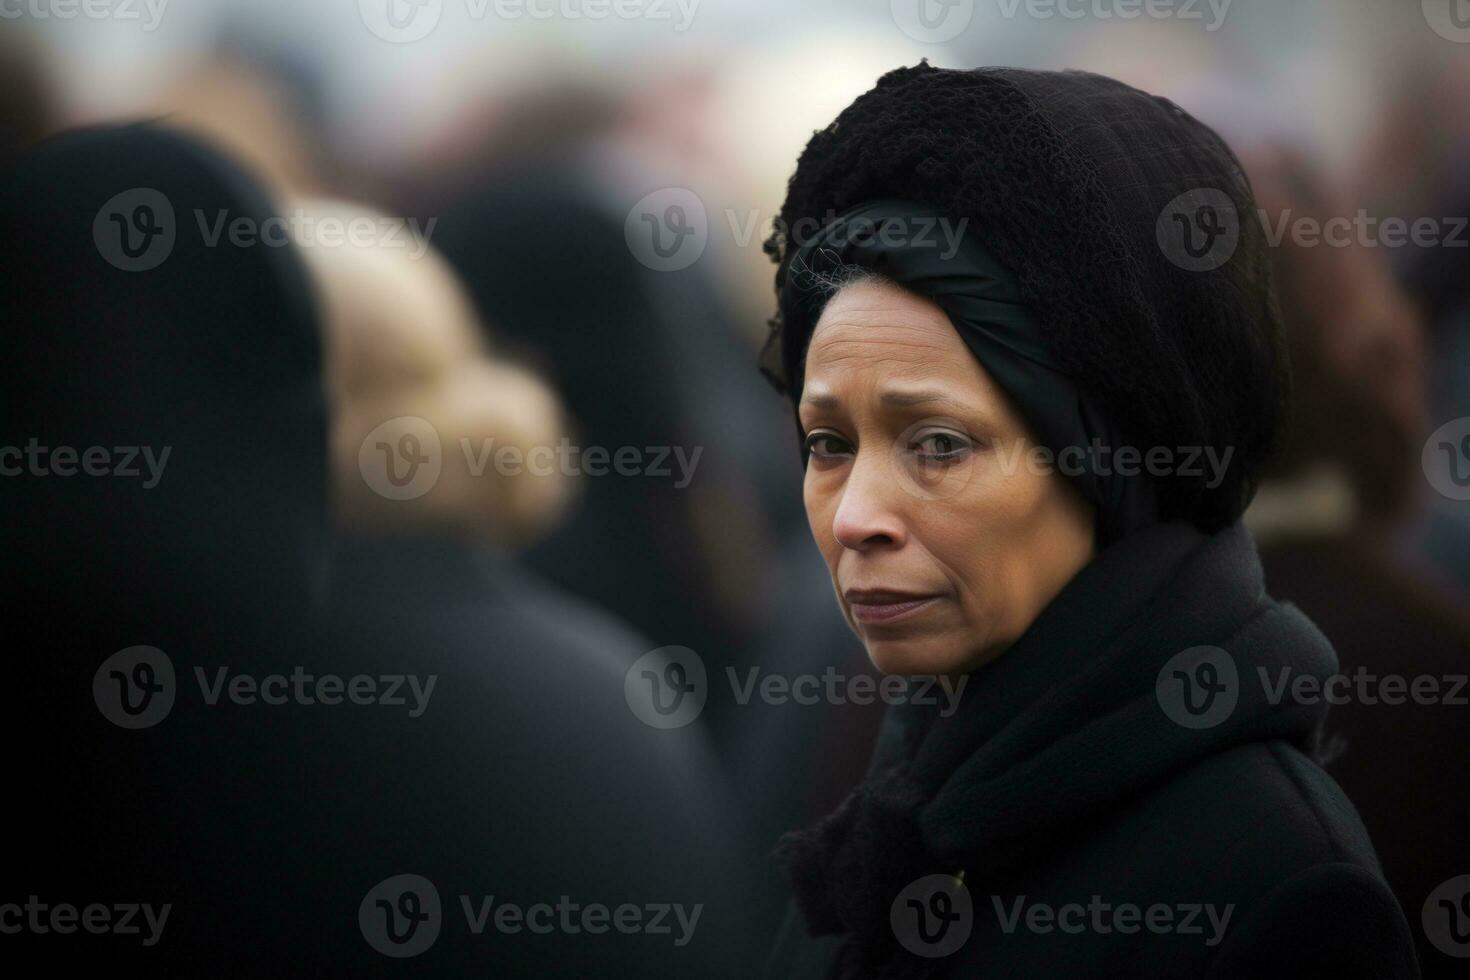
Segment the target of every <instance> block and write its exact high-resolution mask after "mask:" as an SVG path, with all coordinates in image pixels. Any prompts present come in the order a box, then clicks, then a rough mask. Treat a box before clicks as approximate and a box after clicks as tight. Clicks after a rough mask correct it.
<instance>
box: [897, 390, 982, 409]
mask: <svg viewBox="0 0 1470 980" xmlns="http://www.w3.org/2000/svg"><path fill="white" fill-rule="evenodd" d="M878 400H879V401H881V402H882V403H883V404H885V405H892V406H896V407H898V408H909V407H911V406H914V405H930V404H943V405H949V406H950V407H952V408H959V409H967V410H968V409H972V408H973V406H970V405H966V404H965V403H964V402H962V401H960V400H959V399H957V398H955V397H954V396H953V395H950V394H948V393H947V392H944V391H938V390H935V389H930V388H886V389H884V390H883V391H882V392H881V393H880V394H879V395H878Z"/></svg>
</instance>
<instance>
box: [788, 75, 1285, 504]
mask: <svg viewBox="0 0 1470 980" xmlns="http://www.w3.org/2000/svg"><path fill="white" fill-rule="evenodd" d="M882 200H901V201H914V202H923V203H924V204H926V205H928V206H930V207H932V208H934V209H935V210H936V211H937V212H939V213H942V214H944V215H947V216H948V217H949V218H950V220H951V221H953V222H956V223H957V222H960V221H965V222H966V233H967V236H968V235H973V236H975V237H976V239H977V241H978V244H979V245H980V246H982V247H983V250H984V251H985V252H987V253H989V255H991V256H993V257H994V258H995V260H996V261H997V262H998V263H1000V264H1002V265H1003V266H1004V268H1005V269H1006V270H1008V271H1009V272H1010V273H1012V274H1013V275H1014V278H1015V283H1016V287H1017V290H1018V293H1019V298H1020V301H1021V304H1022V305H1024V306H1025V308H1026V309H1027V310H1028V311H1029V313H1030V316H1031V317H1032V319H1033V320H1034V321H1035V323H1036V324H1037V326H1038V329H1037V333H1038V335H1039V336H1040V337H1041V338H1042V340H1043V343H1044V348H1045V351H1046V354H1047V356H1048V357H1049V358H1050V359H1051V360H1052V361H1053V363H1054V364H1055V365H1056V367H1057V369H1058V370H1059V372H1060V373H1061V374H1063V375H1065V377H1066V378H1068V379H1070V381H1071V383H1072V384H1074V385H1075V387H1076V389H1077V391H1078V392H1079V393H1080V394H1081V396H1082V398H1083V401H1084V403H1085V405H1086V406H1088V408H1089V410H1090V411H1094V412H1095V413H1096V415H1097V417H1098V418H1099V419H1101V420H1104V421H1105V424H1106V425H1107V426H1109V427H1110V428H1111V429H1112V430H1113V431H1115V432H1117V433H1121V434H1123V435H1124V436H1126V437H1127V444H1128V445H1131V446H1134V447H1136V448H1137V449H1138V450H1139V451H1140V452H1142V453H1147V452H1148V451H1149V450H1150V449H1152V448H1154V447H1161V448H1163V449H1167V450H1169V451H1170V453H1171V454H1172V459H1173V461H1174V463H1175V464H1176V465H1175V469H1174V470H1172V471H1171V472H1169V473H1168V474H1167V475H1166V476H1163V477H1160V478H1159V479H1158V480H1157V481H1156V491H1157V503H1156V517H1157V519H1158V520H1171V519H1182V520H1186V521H1189V522H1190V523H1192V524H1194V525H1195V526H1196V527H1199V528H1200V529H1201V530H1205V531H1213V530H1217V529H1219V528H1221V527H1224V526H1225V525H1227V524H1229V523H1231V522H1232V521H1233V520H1235V519H1236V518H1237V517H1239V515H1240V514H1241V512H1242V511H1244V509H1245V507H1246V505H1247V504H1248V503H1249V502H1250V499H1251V497H1252V496H1253V495H1254V492H1255V487H1256V483H1257V480H1258V478H1259V474H1260V470H1261V467H1262V465H1263V463H1264V461H1265V458H1266V456H1267V455H1268V454H1269V452H1270V449H1271V447H1272V444H1273V442H1274V440H1275V438H1276V436H1277V432H1278V430H1279V428H1280V427H1281V425H1282V421H1283V414H1284V406H1285V403H1286V397H1287V393H1288V387H1289V375H1288V370H1287V364H1286V355H1285V351H1284V346H1283V343H1282V339H1281V329H1280V324H1279V318H1278V314H1277V310H1276V303H1275V299H1274V297H1273V295H1272V290H1271V284H1270V272H1269V262H1268V256H1267V253H1266V247H1267V246H1266V239H1265V235H1264V231H1263V228H1262V226H1261V223H1260V221H1259V220H1258V219H1257V217H1256V210H1255V201H1254V198H1253V196H1252V194H1251V189H1250V185H1249V183H1248V182H1247V180H1246V178H1245V176H1244V174H1243V172H1242V171H1241V169H1240V165H1239V163H1238V161H1237V160H1236V158H1235V156H1234V154H1232V153H1231V152H1230V150H1229V148H1228V147H1226V145H1225V144H1224V142H1223V141H1222V140H1221V139H1220V138H1219V137H1218V136H1217V135H1216V134H1215V133H1214V131H1212V130H1211V129H1209V127H1207V126H1205V125H1203V124H1202V123H1200V122H1198V121H1197V120H1195V119H1194V118H1193V117H1191V116H1190V115H1188V114H1187V113H1185V112H1184V111H1183V110H1182V109H1180V108H1179V107H1178V106H1176V105H1174V103H1172V102H1170V101H1169V100H1167V99H1164V98H1160V97H1157V96H1152V95H1148V94H1147V93H1144V92H1141V91H1139V90H1137V89H1135V88H1132V87H1130V86H1127V85H1124V84H1123V83H1121V82H1117V81H1114V80H1113V79H1109V78H1104V77H1102V76H1099V75H1093V74H1089V73H1086V72H1072V71H1068V72H1044V71H1029V70H1023V69H1015V68H980V69H975V70H969V71H961V70H952V69H941V68H934V67H931V66H929V65H928V64H926V63H921V64H919V65H916V66H914V67H912V68H900V69H897V70H895V71H892V72H889V73H888V74H887V75H884V76H883V77H882V78H881V79H879V81H878V84H877V85H876V86H875V87H874V88H873V89H872V90H870V91H869V92H867V93H865V94H864V95H862V96H860V97H859V98H858V99H857V100H856V101H855V102H853V103H852V105H850V106H848V107H847V108H846V109H844V110H843V111H842V113H841V114H840V115H839V116H838V117H837V119H836V120H835V121H834V122H833V123H832V124H831V125H830V126H828V127H827V128H826V129H824V130H821V131H819V132H818V133H816V134H815V135H814V136H813V137H812V139H811V141H810V142H809V143H808V144H807V147H806V149H805V150H804V151H803V153H802V155H801V159H800V160H799V162H798V163H797V169H796V173H795V174H794V175H793V176H792V178H791V182H790V185H789V187H788V190H787V197H786V202H785V204H784V206H783V207H782V210H781V214H780V216H779V220H778V221H777V222H776V231H775V233H774V234H773V235H772V236H771V238H770V239H769V240H768V241H767V242H766V246H765V247H766V251H767V253H768V254H770V255H771V257H772V258H773V259H774V260H775V261H776V262H777V263H778V269H777V273H776V287H777V293H778V295H779V296H780V305H779V308H778V311H777V314H776V316H775V317H774V318H773V319H772V321H771V327H772V335H771V338H770V341H769V342H768V344H767V345H766V349H765V351H764V352H763V354H762V370H763V372H764V373H765V374H766V375H767V377H768V378H770V379H771V380H772V381H773V382H774V383H775V384H776V385H777V387H778V388H780V389H781V390H783V391H785V392H786V393H787V394H788V395H789V396H790V397H791V399H792V401H793V402H795V401H797V400H798V399H799V398H800V394H801V387H802V377H803V371H804V364H803V358H804V355H805V351H806V346H807V344H808V342H809V341H810V338H811V327H812V325H813V324H814V322H815V317H814V316H813V314H812V310H811V309H810V308H804V309H798V308H797V307H796V306H795V305H792V303H791V301H792V300H794V299H795V298H796V297H797V296H798V295H799V294H800V293H801V291H800V290H797V291H790V290H787V289H786V288H785V286H786V283H787V280H788V278H789V277H790V276H792V275H793V274H796V275H800V274H802V269H803V265H798V264H797V262H796V259H797V257H798V256H799V255H802V253H803V252H804V251H806V250H805V249H804V246H806V245H807V244H809V240H808V238H809V236H810V235H812V234H813V233H815V232H817V230H818V229H823V228H825V227H826V226H827V225H828V224H830V223H831V222H832V221H833V219H834V218H835V217H836V216H838V215H841V214H842V213H844V212H846V211H848V210H849V209H851V208H854V207H858V206H860V205H863V204H868V203H872V202H876V201H882ZM802 262H803V264H804V263H805V262H806V258H805V257H803V260H802ZM941 305H943V304H941ZM951 316H953V314H951ZM961 333H962V335H967V333H966V331H964V330H962V331H961ZM967 339H968V337H967ZM972 349H973V347H972ZM977 354H979V352H977ZM981 360H982V363H983V362H984V356H983V355H981ZM985 366H986V367H987V369H990V368H991V364H989V363H986V364H985ZM1012 395H1013V397H1015V396H1014V393H1012ZM1017 401H1018V406H1019V407H1021V408H1022V410H1023V412H1024V410H1025V406H1026V399H1024V398H1018V399H1017ZM1028 422H1030V423H1031V425H1032V427H1033V429H1036V430H1037V433H1036V434H1037V435H1038V437H1039V438H1041V439H1042V440H1043V441H1045V440H1047V439H1048V436H1047V435H1046V434H1044V433H1042V432H1041V431H1040V429H1041V428H1042V426H1041V425H1039V424H1038V423H1037V421H1036V420H1035V419H1034V418H1029V417H1028ZM1210 454H1213V458H1215V459H1217V460H1228V467H1227V468H1226V470H1225V473H1224V476H1223V479H1222V478H1220V477H1219V475H1218V473H1216V472H1212V471H1211V469H1210V467H1208V466H1205V465H1203V463H1202V460H1204V459H1207V458H1209V457H1210ZM1093 499H1099V498H1093ZM1104 504H1105V506H1103V507H1102V508H1100V510H1101V514H1102V517H1103V523H1104V524H1106V522H1107V519H1108V517H1107V515H1108V513H1109V508H1108V507H1107V506H1106V502H1105V500H1104ZM1126 523H1127V522H1126V521H1124V525H1125V526H1126Z"/></svg>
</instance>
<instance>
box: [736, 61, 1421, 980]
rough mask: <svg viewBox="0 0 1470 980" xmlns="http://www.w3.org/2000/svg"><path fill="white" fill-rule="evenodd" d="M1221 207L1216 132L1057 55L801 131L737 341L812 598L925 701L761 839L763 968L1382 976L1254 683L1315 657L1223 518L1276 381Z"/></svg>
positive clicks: (1307, 743)
mask: <svg viewBox="0 0 1470 980" xmlns="http://www.w3.org/2000/svg"><path fill="white" fill-rule="evenodd" d="M1204 189H1208V193H1207V194H1205V193H1202V192H1203V191H1204ZM1227 206H1228V209H1231V210H1234V211H1235V212H1236V213H1237V214H1253V213H1254V201H1253V199H1252V195H1251V189H1250V184H1249V182H1248V181H1247V180H1246V178H1245V176H1244V174H1243V173H1242V172H1241V170H1240V167H1239V164H1238V162H1237V161H1236V159H1235V157H1234V155H1233V154H1232V153H1231V151H1230V150H1229V148H1228V147H1226V145H1225V144H1224V143H1223V142H1222V141H1221V140H1220V138H1219V137H1218V136H1217V135H1216V134H1215V133H1214V132H1213V131H1211V130H1210V129H1208V128H1207V127H1205V126H1203V125H1202V124H1200V123H1199V122H1198V121H1196V120H1195V119H1193V118H1192V117H1190V116H1189V115H1187V114H1186V113H1185V112H1183V111H1182V110H1181V109H1179V108H1178V107H1177V106H1175V105H1174V104H1173V103H1170V102H1169V101H1167V100H1165V99H1162V98H1158V97H1155V96H1150V95H1148V94H1146V93H1144V92H1141V91H1139V90H1137V89H1134V88H1130V87H1129V86H1126V85H1123V84H1121V83H1119V82H1116V81H1113V80H1112V79H1108V78H1105V77H1102V76H1099V75H1092V74H1088V73H1082V72H1038V71H1026V70H1019V69H1007V68H983V69H977V70H974V71H961V70H946V69H937V68H933V67H930V66H928V65H927V64H920V65H918V66H916V67H912V68H901V69H898V70H895V71H893V72H890V73H888V74H887V75H885V76H883V77H882V78H881V79H880V80H879V81H878V84H877V86H876V87H875V88H873V89H872V90H871V91H869V92H868V93H866V94H865V95H863V96H861V97H859V98H858V99H857V100H856V101H855V102H854V103H853V104H852V105H850V106H849V107H848V108H847V109H845V110H844V111H843V112H842V113H841V114H840V115H839V116H838V118H837V119H836V121H834V122H833V124H832V125H831V126H829V127H828V128H826V129H824V130H822V131H819V132H818V133H817V134H815V135H814V136H813V137H812V140H811V142H810V143H809V144H808V145H807V147H806V150H805V151H804V152H803V153H802V155H801V158H800V160H799V161H798V163H797V167H796V172H795V174H794V175H793V177H792V179H791V183H790V186H789V190H788V194H787V198H786V202H785V205H784V207H783V209H782V214H781V219H782V220H781V223H780V224H779V225H778V228H777V234H776V235H774V236H773V237H772V239H771V240H770V241H769V242H768V245H767V247H768V251H769V252H770V254H771V255H772V257H773V259H774V260H775V261H776V262H777V263H778V272H777V276H776V286H777V293H778V312H777V315H776V317H775V318H774V319H773V321H772V337H771V343H770V345H769V347H768V349H767V354H768V357H767V358H766V359H765V360H764V362H763V367H764V368H765V370H766V371H767V372H768V373H769V375H770V377H771V378H772V379H773V380H774V381H775V382H776V383H777V384H778V386H779V387H780V388H781V389H782V390H783V391H784V392H785V393H786V394H787V395H788V396H789V398H790V402H791V409H792V411H793V414H794V416H795V418H796V421H797V424H798V425H799V427H800V430H801V433H802V437H803V443H804V458H805V462H806V480H805V484H804V493H803V499H804V502H805V506H806V510H807V515H808V518H809V521H810V526H811V532H812V535H813V537H814V539H815V541H816V544H817V547H818V550H820V551H821V553H822V555H823V558H824V559H825V560H826V563H827V565H828V568H829V570H830V572H831V576H832V580H833V586H834V590H835V592H836V600H837V603H838V605H839V607H840V608H841V610H842V612H843V615H844V617H845V618H846V619H847V620H848V622H849V624H850V625H851V626H852V628H853V629H854V631H855V632H856V633H857V635H858V636H859V638H860V639H861V640H862V641H863V643H864V645H865V647H866V648H867V652H868V655H869V657H870V658H871V659H872V660H873V662H874V664H875V665H876V666H877V667H878V668H879V669H880V670H881V671H883V672H884V673H885V674H896V675H900V676H903V677H906V678H909V679H910V680H916V681H923V680H925V679H926V678H927V679H929V680H930V681H932V682H936V683H931V684H929V686H928V690H930V691H933V690H934V689H935V687H936V686H937V682H940V681H943V682H947V683H948V684H949V685H950V686H951V687H952V688H954V689H956V690H958V691H959V698H958V701H957V702H953V701H950V700H947V699H944V698H939V699H935V698H933V697H932V696H931V697H929V698H928V699H926V700H925V701H923V702H922V703H921V701H920V699H919V698H918V697H917V696H914V697H911V698H909V699H907V700H902V701H900V702H899V703H897V704H895V705H893V706H892V707H890V709H889V711H888V714H887V717H886V718H885V721H884V727H883V729H882V731H881V732H880V735H879V741H878V746H877V749H876V751H875V752H874V755H873V759H872V762H871V765H870V767H869V770H868V776H867V778H866V779H865V781H864V782H863V783H862V784H861V785H860V786H859V787H858V788H857V789H856V790H855V791H854V792H853V793H852V794H851V795H850V796H849V797H848V798H847V799H846V800H845V801H844V802H843V803H842V804H841V805H840V806H838V807H837V809H836V810H834V811H833V812H832V813H830V814H829V815H828V816H826V817H825V818H823V819H822V820H820V821H818V822H817V823H816V824H814V825H813V826H811V827H809V828H807V829H805V830H802V831H799V832H797V833H794V834H791V835H789V836H788V837H787V838H786V839H785V840H784V841H783V844H782V847H781V856H782V857H783V859H784V863H785V864H786V866H787V867H788V869H789V871H790V874H791V878H792V884H793V890H794V898H795V903H794V908H793V909H792V912H791V914H790V915H789V916H788V919H787V923H786V926H785V927H784V929H783V931H782V934H781V936H780V938H779V939H778V941H777V944H776V947H775V949H774V951H773V954H772V957H771V960H770V964H769V971H768V972H769V974H770V975H771V976H775V977H884V978H888V977H920V976H927V977H933V976H952V977H959V976H976V975H992V974H994V975H1014V976H1068V977H1114V976H1119V975H1126V976H1132V977H1179V976H1194V977H1212V978H1226V977H1232V978H1233V977H1257V976H1287V975H1312V976H1336V977H1363V978H1365V980H1366V978H1377V980H1382V978H1385V977H1413V976H1417V974H1418V971H1417V966H1416V961H1415V952H1414V945H1413V940H1412V938H1411V936H1410V933H1409V930H1408V926H1407V923H1406V921H1405V918H1404V913H1403V911H1402V910H1401V909H1400V907H1399V905H1398V903H1397V901H1396V900H1395V898H1394V895H1393V893H1392V891H1391V890H1390V888H1389V887H1388V885H1387V883H1386V882H1385V881H1384V879H1383V875H1382V871H1381V870H1380V868H1379V864H1378V860H1377V858H1376V856H1375V854H1374V851H1373V847H1372V844H1371V842H1370V841H1369V838H1368V836H1367V834H1366V832H1365V830H1364V828H1363V826H1362V823H1361V821H1360V820H1359V819H1358V817H1357V815H1356V814H1355V813H1354V811H1353V808H1352V805H1351V804H1350V803H1349V802H1348V800H1347V798H1346V797H1345V796H1344V795H1343V793H1342V791H1341V789H1340V788H1339V787H1338V786H1337V785H1336V784H1335V783H1334V782H1333V781H1332V779H1331V778H1330V777H1329V776H1328V775H1327V774H1326V773H1325V772H1324V771H1323V770H1322V769H1321V767H1320V766H1319V765H1318V764H1317V762H1316V761H1314V755H1315V754H1316V749H1317V741H1318V736H1319V734H1320V730H1321V725H1322V721H1323V715H1324V711H1323V708H1324V706H1322V705H1320V704H1307V703H1299V702H1295V701H1292V700H1291V699H1287V700H1284V701H1283V700H1279V699H1273V698H1272V697H1270V694H1269V691H1268V690H1267V689H1266V688H1265V687H1264V686H1263V685H1262V683H1261V682H1260V680H1259V676H1260V674H1261V673H1266V674H1271V675H1273V676H1274V674H1275V672H1276V671H1278V670H1280V669H1288V670H1291V671H1293V672H1295V673H1297V674H1300V675H1304V676H1307V677H1312V678H1316V679H1319V680H1320V679H1322V678H1325V677H1328V676H1330V675H1331V674H1332V673H1333V672H1334V671H1335V670H1336V667H1337V663H1336V658H1335V656H1334V654H1333V651H1332V647H1331V645H1330V644H1329V643H1328V641H1327V640H1326V638H1325V637H1323V636H1322V634H1321V632H1320V631H1319V630H1318V629H1317V628H1316V627H1315V626H1314V625H1313V624H1312V623H1311V621H1310V620H1308V619H1307V618H1306V617H1305V616H1303V615H1302V614H1301V613H1300V612H1298V611H1297V610H1295V609H1294V608H1292V607H1291V606H1290V605H1287V604H1284V603H1279V602H1276V601H1275V600H1273V599H1271V598H1270V597H1269V596H1268V595H1267V594H1266V592H1265V590H1264V587H1263V582H1262V572H1261V566H1260V561H1259V558H1258V556H1257V553H1256V549H1255V545H1254V543H1253V542H1252V540H1251V538H1250V536H1249V534H1248V533H1247V531H1246V530H1245V528H1244V527H1243V526H1242V524H1241V522H1240V517H1241V514H1242V512H1243V511H1244V510H1245V507H1246V505H1247V504H1248V503H1249V501H1250V500H1251V497H1252V496H1253V494H1254V491H1255V488H1256V485H1257V483H1258V481H1259V480H1260V477H1261V470H1262V466H1263V464H1264V461H1265V460H1266V458H1267V457H1268V455H1269V452H1270V450H1271V448H1272V445H1273V443H1274V442H1275V440H1276V438H1277V436H1278V433H1279V429H1280V426H1281V424H1282V419H1283V411H1284V408H1285V402H1286V398H1287V393H1288V391H1289V386H1290V378H1289V373H1288V367H1287V360H1286V356H1285V351H1284V349H1283V342H1282V338H1281V333H1280V325H1279V322H1278V316H1277V311H1276V307H1275V301H1274V298H1273V296H1272V290H1271V281H1270V269H1269V264H1268V259H1267V256H1266V243H1265V238H1264V235H1263V232H1262V229H1261V227H1260V226H1259V225H1258V224H1255V223H1252V222H1250V221H1241V222H1239V225H1238V228H1237V229H1236V234H1235V236H1234V238H1233V239H1232V240H1229V241H1222V237H1221V236H1222V234H1223V231H1222V229H1221V228H1220V226H1219V225H1218V222H1216V221H1214V220H1213V219H1215V218H1219V217H1220V213H1219V212H1220V210H1221V209H1222V208H1227ZM1171 209H1172V210H1173V213H1174V214H1175V215H1177V217H1178V218H1179V219H1180V220H1179V221H1170V220H1167V219H1168V216H1169V214H1170V211H1171ZM1207 209H1208V210H1207ZM1161 227H1162V229H1163V230H1160V228H1161ZM946 229H947V233H946ZM1202 235H1203V239H1202V237H1201V236H1202ZM1217 245H1219V246H1221V250H1220V251H1219V252H1215V251H1213V250H1214V249H1215V247H1216V246H1217ZM1226 245H1228V246H1229V248H1228V249H1226V248H1225V247H1224V246H1226ZM1037 449H1040V450H1045V453H1037V452H1035V450H1037ZM1102 449H1106V450H1109V453H1108V454H1106V455H1105V454H1104V453H1103V452H1101V450H1102ZM1130 449H1131V451H1132V453H1131V460H1132V461H1131V462H1128V461H1127V460H1128V459H1129V456H1127V455H1125V451H1127V450H1130ZM1227 449H1228V452H1227ZM1205 450H1208V451H1209V454H1210V455H1211V456H1212V458H1214V459H1216V460H1217V462H1218V463H1220V464H1221V465H1218V466H1216V467H1215V468H1214V470H1213V472H1212V471H1211V470H1209V469H1207V468H1206V467H1205V466H1202V465H1198V464H1197V463H1196V465H1190V464H1189V463H1188V462H1187V458H1188V457H1186V460H1181V459H1180V457H1179V456H1178V455H1177V454H1181V453H1183V454H1188V453H1190V452H1191V451H1193V452H1194V456H1193V457H1192V458H1194V459H1195V460H1196V461H1198V460H1199V459H1200V458H1201V456H1203V455H1205V453H1204V452H1203V451H1205ZM1023 453H1024V454H1025V458H1022V457H1021V454H1023ZM1114 453H1116V456H1114V455H1113V454H1114ZM1159 453H1163V454H1165V457H1166V458H1164V459H1162V460H1161V459H1160V458H1159ZM1145 458H1148V459H1150V460H1153V461H1152V462H1150V463H1149V464H1148V467H1149V468H1148V469H1147V470H1145V469H1144V468H1143V462H1144V459H1145ZM1171 458H1172V465H1168V464H1169V463H1170V459H1171ZM1048 461H1050V462H1049V463H1048ZM777 764H779V763H777ZM1160 912H1162V916H1161V915H1160ZM1146 915H1147V916H1148V917H1149V918H1148V921H1147V922H1145V916H1146ZM1161 917H1162V918H1164V919H1166V920H1167V921H1166V922H1165V923H1163V924H1161V923H1160V919H1161ZM1186 923H1188V924H1186Z"/></svg>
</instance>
